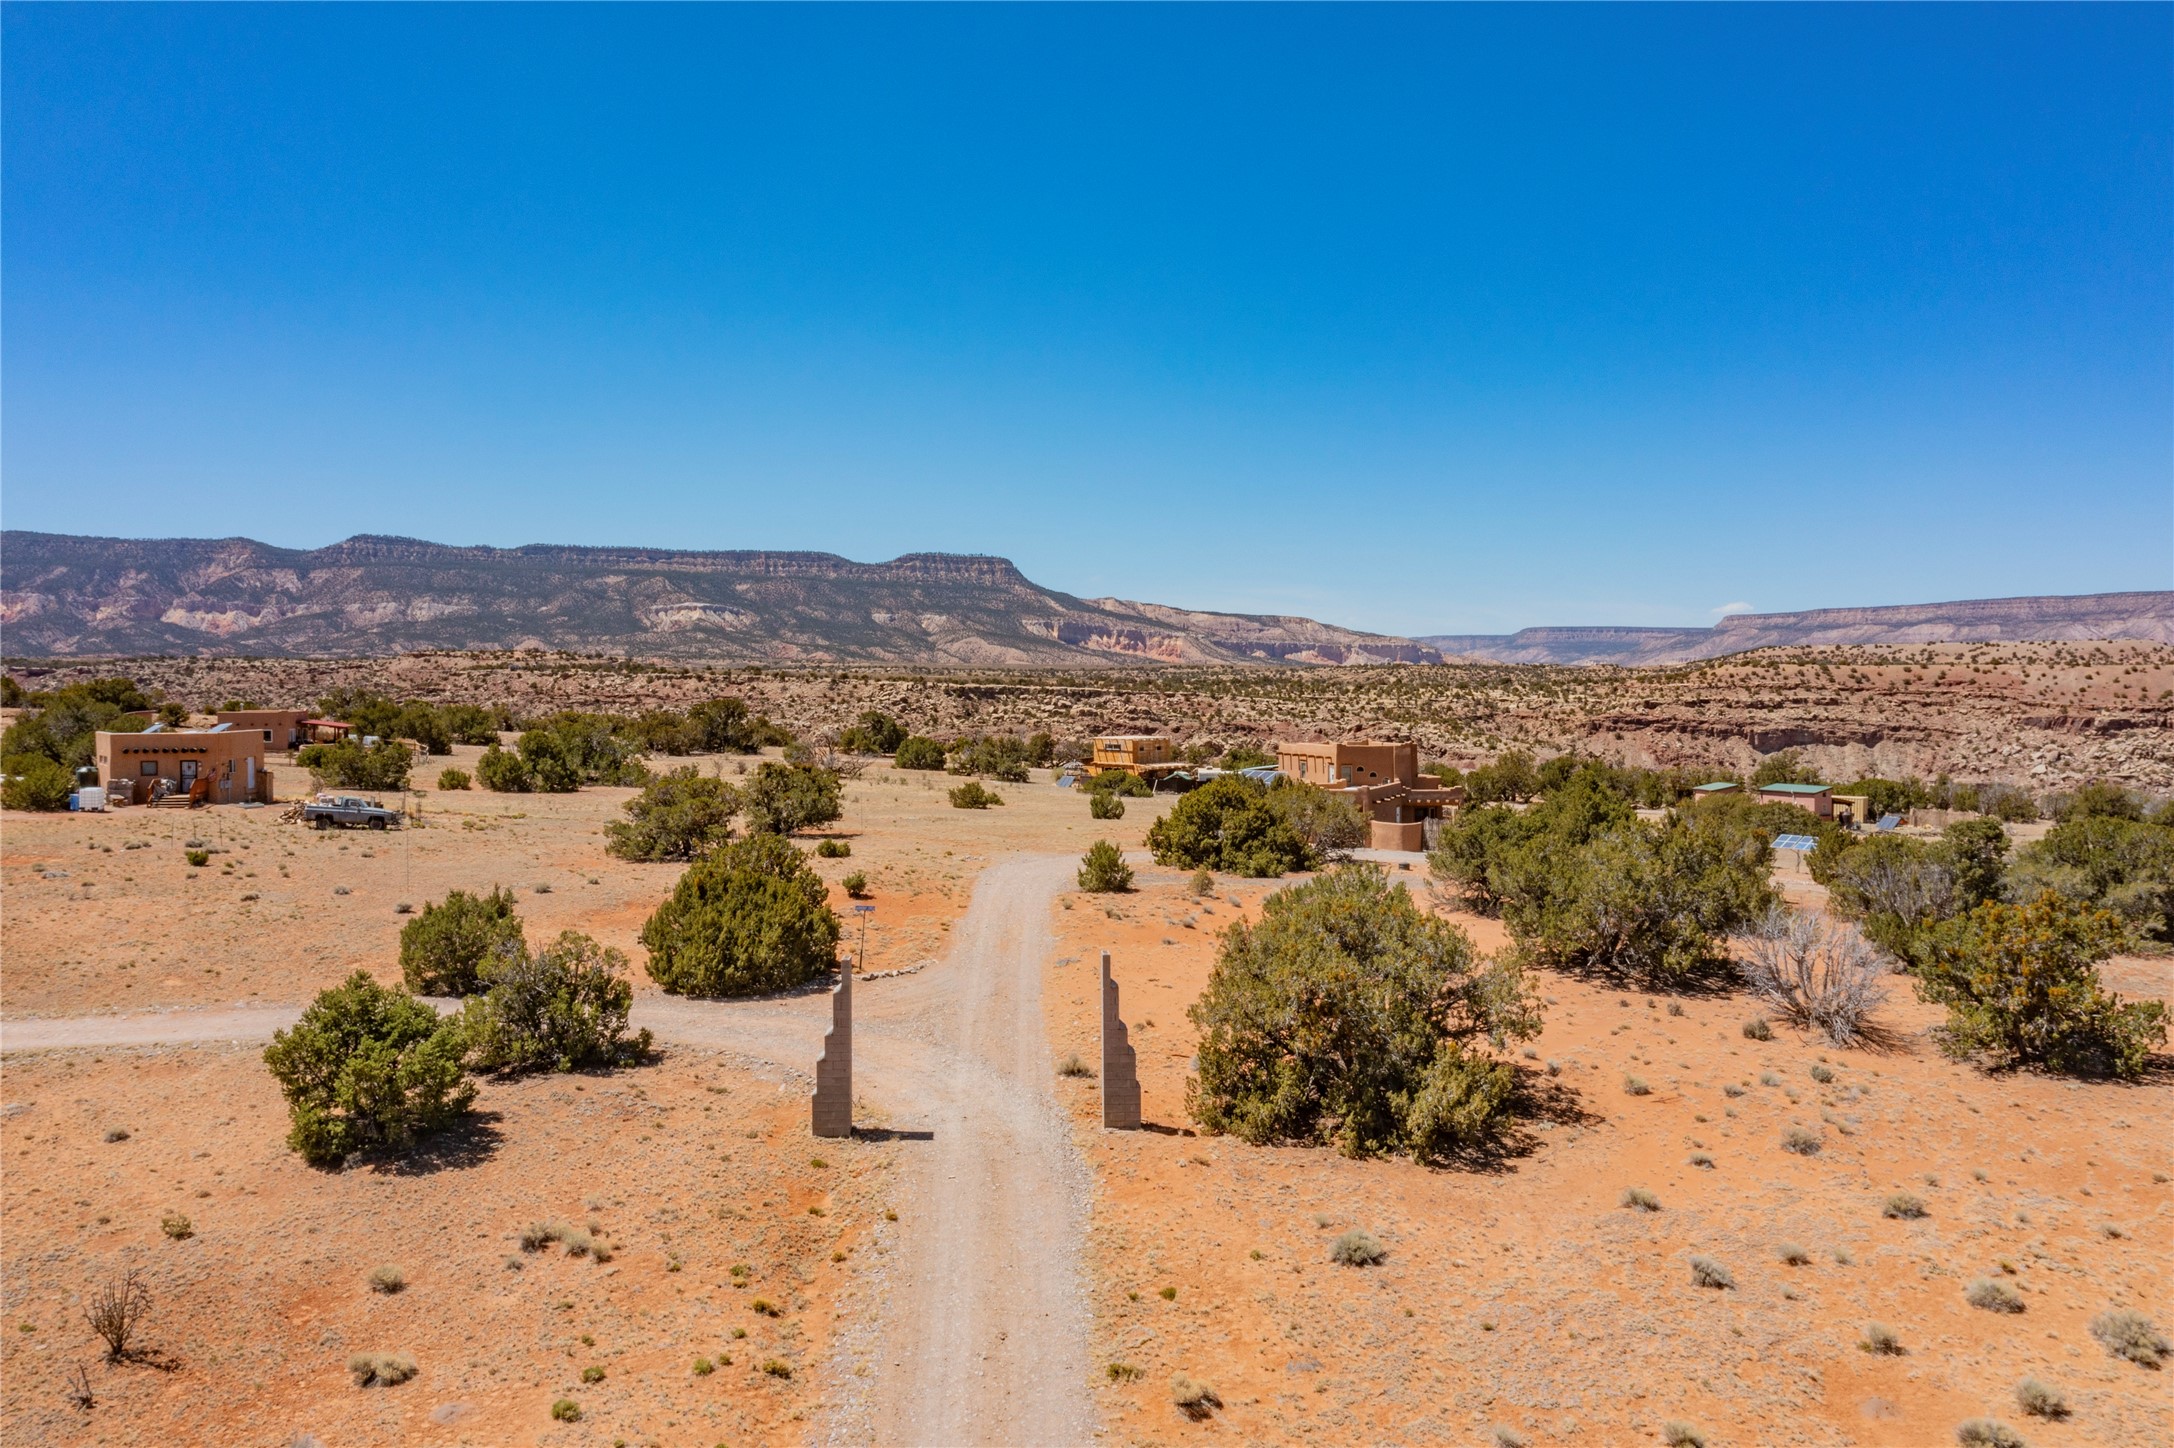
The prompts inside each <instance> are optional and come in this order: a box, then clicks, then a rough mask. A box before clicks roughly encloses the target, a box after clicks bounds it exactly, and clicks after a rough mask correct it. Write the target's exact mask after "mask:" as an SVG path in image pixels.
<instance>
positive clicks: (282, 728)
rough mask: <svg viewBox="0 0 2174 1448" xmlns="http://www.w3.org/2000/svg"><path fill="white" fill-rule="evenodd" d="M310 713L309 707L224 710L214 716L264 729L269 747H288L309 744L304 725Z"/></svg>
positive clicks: (247, 727)
mask: <svg viewBox="0 0 2174 1448" xmlns="http://www.w3.org/2000/svg"><path fill="white" fill-rule="evenodd" d="M309 716H310V711H309V710H307V709H221V710H220V711H219V712H218V713H217V714H216V715H214V716H213V717H214V718H216V719H217V720H218V721H219V722H220V723H221V724H231V725H232V726H233V727H235V728H236V729H259V730H262V731H264V747H265V748H266V749H273V750H287V749H299V748H301V747H302V746H303V745H304V744H307V743H309V740H308V739H307V738H305V737H304V730H303V727H302V726H303V725H304V724H305V723H307V722H308V720H309Z"/></svg>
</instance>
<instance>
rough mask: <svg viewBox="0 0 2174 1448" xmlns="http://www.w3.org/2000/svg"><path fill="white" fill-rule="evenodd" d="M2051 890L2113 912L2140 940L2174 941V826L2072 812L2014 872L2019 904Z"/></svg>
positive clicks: (2021, 859)
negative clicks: (2142, 936) (2141, 937)
mask: <svg viewBox="0 0 2174 1448" xmlns="http://www.w3.org/2000/svg"><path fill="white" fill-rule="evenodd" d="M2049 889H2050V890H2053V891H2055V892H2057V893H2059V894H2062V895H2066V896H2068V897H2070V898H2072V899H2075V900H2078V901H2082V902H2085V903H2088V904H2093V905H2100V906H2103V907H2105V908H2106V909H2109V910H2112V911H2113V912H2114V913H2115V914H2117V915H2119V916H2121V917H2122V919H2123V920H2124V921H2126V922H2127V924H2128V925H2129V926H2130V928H2131V929H2133V930H2135V931H2136V932H2137V933H2138V934H2140V935H2144V936H2147V937H2149V938H2152V939H2156V940H2168V939H2174V828H2168V827H2167V825H2166V824H2164V823H2146V822H2144V821H2141V820H2135V819H2129V818H2125V817H2123V816H2120V815H2110V814H2076V813H2074V812H2073V811H2072V812H2071V814H2070V816H2069V818H2068V819H2066V820H2065V821H2063V822H2062V823H2061V824H2059V825H2056V826H2055V827H2054V828H2053V829H2051V830H2050V831H2048V832H2047V834H2046V837H2045V838H2044V839H2042V840H2039V841H2038V842H2037V843H2035V844H2033V845H2029V846H2027V847H2025V848H2024V849H2023V850H2022V851H2020V852H2019V854H2018V856H2017V859H2016V865H2015V868H2014V870H2013V871H2012V875H2011V880H2010V890H2011V894H2012V895H2013V897H2014V898H2016V899H2019V900H2027V899H2032V898H2035V896H2036V895H2037V894H2039V893H2041V892H2042V891H2044V890H2049Z"/></svg>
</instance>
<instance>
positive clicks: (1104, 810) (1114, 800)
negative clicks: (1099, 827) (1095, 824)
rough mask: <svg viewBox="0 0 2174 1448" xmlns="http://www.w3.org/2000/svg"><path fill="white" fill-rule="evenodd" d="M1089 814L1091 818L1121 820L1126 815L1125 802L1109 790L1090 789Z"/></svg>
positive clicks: (1088, 798)
mask: <svg viewBox="0 0 2174 1448" xmlns="http://www.w3.org/2000/svg"><path fill="white" fill-rule="evenodd" d="M1087 815H1088V818H1090V819H1098V820H1121V819H1123V818H1124V817H1125V802H1124V801H1123V800H1121V799H1119V798H1118V797H1117V796H1116V795H1114V794H1112V793H1110V792H1109V791H1108V790H1105V789H1096V790H1089V791H1088V793H1087Z"/></svg>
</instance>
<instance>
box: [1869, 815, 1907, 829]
mask: <svg viewBox="0 0 2174 1448" xmlns="http://www.w3.org/2000/svg"><path fill="white" fill-rule="evenodd" d="M1901 823H1902V816H1901V815H1898V814H1884V815H1881V816H1880V822H1879V823H1878V824H1876V825H1874V826H1873V827H1872V828H1874V829H1876V830H1891V829H1893V828H1894V827H1895V826H1896V825H1899V824H1901Z"/></svg>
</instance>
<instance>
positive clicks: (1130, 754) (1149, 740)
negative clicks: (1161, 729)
mask: <svg viewBox="0 0 2174 1448" xmlns="http://www.w3.org/2000/svg"><path fill="white" fill-rule="evenodd" d="M1087 767H1088V769H1090V770H1091V771H1092V772H1094V773H1096V774H1134V775H1138V776H1139V777H1140V778H1142V779H1145V780H1149V781H1153V780H1154V778H1155V777H1156V776H1157V775H1159V774H1168V773H1170V772H1171V771H1172V770H1176V769H1179V768H1182V767H1183V765H1182V764H1181V762H1180V761H1179V759H1178V746H1177V743H1176V741H1175V740H1172V739H1171V738H1170V737H1169V736H1167V735H1163V734H1106V735H1104V736H1103V737H1102V738H1100V739H1097V740H1096V741H1095V752H1094V757H1093V758H1091V759H1089V760H1088V761H1087Z"/></svg>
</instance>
